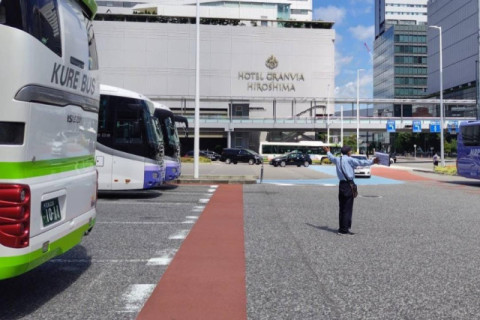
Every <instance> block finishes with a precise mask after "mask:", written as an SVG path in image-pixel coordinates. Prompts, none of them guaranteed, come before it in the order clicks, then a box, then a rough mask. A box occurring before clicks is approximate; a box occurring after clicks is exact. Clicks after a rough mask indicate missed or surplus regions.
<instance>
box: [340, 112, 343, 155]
mask: <svg viewBox="0 0 480 320" xmlns="http://www.w3.org/2000/svg"><path fill="white" fill-rule="evenodd" d="M340 146H341V147H343V104H342V105H341V106H340Z"/></svg>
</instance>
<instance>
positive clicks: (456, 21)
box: [427, 0, 479, 117]
mask: <svg viewBox="0 0 480 320" xmlns="http://www.w3.org/2000/svg"><path fill="white" fill-rule="evenodd" d="M428 20H429V25H435V26H439V27H441V28H442V42H443V45H442V47H443V50H442V55H443V89H444V90H443V91H444V93H443V97H444V98H445V99H476V97H477V93H476V89H477V88H476V82H477V76H478V75H477V72H478V71H477V70H478V65H477V63H478V59H479V58H478V46H479V43H478V1H477V0H455V1H449V0H435V1H432V0H431V1H429V2H428ZM439 48H440V47H439V30H438V29H432V28H430V29H429V30H428V82H427V83H428V87H427V94H428V95H429V97H437V98H438V97H439V95H440V93H439V92H440V61H439V56H440V51H439ZM445 115H446V116H465V117H475V116H476V108H475V107H466V106H451V107H448V108H446V110H445Z"/></svg>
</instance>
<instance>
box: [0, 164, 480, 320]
mask: <svg viewBox="0 0 480 320" xmlns="http://www.w3.org/2000/svg"><path fill="white" fill-rule="evenodd" d="M425 165H426V166H428V165H429V164H428V163H425ZM420 167H421V166H420V162H418V163H414V164H412V165H411V166H409V165H408V164H405V163H397V164H395V165H393V166H392V167H391V168H379V169H378V170H376V171H375V170H374V171H373V172H374V176H373V177H372V178H370V179H357V181H358V184H359V194H360V195H359V197H358V198H357V199H355V204H354V213H353V228H352V231H354V232H356V234H355V235H353V236H339V235H337V234H336V230H337V228H338V198H337V195H338V186H337V185H336V183H335V180H336V178H335V177H334V176H332V170H331V169H332V168H333V167H331V166H311V167H309V168H304V167H300V168H297V167H286V168H280V167H278V168H274V167H273V166H269V165H264V166H263V180H262V183H260V181H257V183H256V184H244V185H243V186H242V190H243V192H242V197H243V201H242V203H243V209H242V212H243V221H244V228H243V230H244V235H243V236H244V238H242V239H241V240H242V243H244V257H245V266H246V267H245V284H246V285H245V287H242V288H237V289H238V290H241V291H242V290H243V291H244V293H245V295H246V304H245V310H246V314H247V319H249V320H257V319H275V320H277V319H280V320H283V319H285V320H287V319H288V320H291V319H299V320H305V319H306V320H309V319H312V320H318V319H335V320H337V319H428V320H429V319H478V318H479V316H478V315H480V304H479V303H478V294H479V291H480V276H479V275H480V274H479V271H478V266H479V265H480V248H479V246H478V243H479V241H480V232H479V228H478V226H479V225H480V215H479V214H478V208H479V207H480V181H477V180H468V179H464V178H460V177H452V176H443V175H438V174H434V173H432V172H417V171H414V169H416V168H417V169H418V168H420ZM199 169H200V170H199V171H200V175H212V176H213V175H239V176H243V175H253V176H257V177H260V175H261V174H262V166H261V165H259V166H257V165H253V166H250V165H248V164H237V165H226V164H224V163H219V162H216V163H212V164H202V165H200V168H199ZM183 172H184V174H191V173H193V164H184V165H183ZM375 172H377V173H378V175H376V176H375ZM412 177H413V178H412ZM285 181H288V182H289V183H284V182H285ZM327 182H328V183H327ZM216 190H217V186H215V185H209V184H206V185H205V184H194V185H187V184H180V185H170V186H164V187H162V188H160V189H157V190H153V191H141V192H130V193H112V194H103V195H102V197H101V198H100V200H99V202H98V206H97V211H98V212H97V214H98V216H97V225H96V226H95V228H94V229H93V232H92V233H91V234H90V235H89V236H88V237H86V238H85V239H84V240H83V241H82V243H81V244H80V245H79V246H77V247H75V248H74V249H72V250H71V251H70V252H67V253H66V254H64V255H62V256H60V257H58V258H56V259H53V260H52V261H50V262H47V263H45V264H44V265H42V266H40V267H39V268H37V269H34V270H32V271H31V272H29V273H27V274H25V275H22V276H19V277H16V278H14V279H9V280H4V281H1V282H0V319H66V318H68V319H82V320H83V319H102V320H103V319H135V318H136V317H137V315H138V314H139V312H140V310H141V309H142V307H143V306H144V304H145V302H146V301H147V300H148V299H149V297H150V294H151V293H152V292H153V291H154V290H155V287H156V286H157V283H159V281H161V280H162V276H163V275H164V273H166V272H167V270H168V268H169V266H170V264H171V265H174V264H173V262H172V261H174V260H175V258H176V254H177V252H178V251H179V250H182V244H183V243H184V240H185V238H187V240H188V235H189V233H190V230H191V229H192V228H194V227H196V226H197V221H199V222H200V221H204V216H203V214H204V212H206V211H209V210H210V211H214V212H213V213H215V215H228V214H229V208H228V206H229V204H228V203H227V204H224V205H223V206H222V207H220V208H219V209H213V207H211V204H210V203H209V201H210V198H211V197H212V199H214V198H215V194H216V192H217V191H216ZM212 195H213V196H212ZM202 219H203V220H202ZM210 223H213V224H214V221H210ZM185 241H186V240H185ZM190 243H191V242H190ZM194 243H195V242H194ZM192 252H194V253H195V252H197V253H198V255H202V251H201V250H195V248H193V250H192ZM215 254H216V253H215V252H209V257H211V258H212V259H216V258H218V256H216V255H215ZM190 276H191V279H193V280H192V281H201V280H203V278H202V277H199V276H197V277H196V276H195V274H193V275H190ZM192 285H195V283H194V282H193V283H192ZM223 285H229V283H228V280H227V283H224V284H223ZM212 291H215V290H212ZM216 292H217V293H216V294H217V295H216V296H217V297H218V295H219V294H221V290H220V291H219V290H217V291H216ZM204 298H207V296H205V297H204ZM211 299H215V295H214V296H211ZM188 307H189V306H188V305H179V306H178V308H188ZM196 319H208V320H211V319H219V317H218V315H216V314H214V313H210V314H198V317H196ZM230 319H236V318H235V317H234V315H233V314H232V317H231V318H230ZM230 319H229V320H230ZM187 320H189V319H187Z"/></svg>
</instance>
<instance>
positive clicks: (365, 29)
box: [348, 25, 375, 41]
mask: <svg viewBox="0 0 480 320" xmlns="http://www.w3.org/2000/svg"><path fill="white" fill-rule="evenodd" d="M348 31H350V32H351V33H352V34H353V36H354V37H355V38H356V39H358V40H361V41H367V40H371V39H373V37H374V34H375V26H373V25H371V26H362V25H358V26H356V27H350V28H348Z"/></svg>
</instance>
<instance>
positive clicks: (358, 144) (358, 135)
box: [357, 69, 365, 154]
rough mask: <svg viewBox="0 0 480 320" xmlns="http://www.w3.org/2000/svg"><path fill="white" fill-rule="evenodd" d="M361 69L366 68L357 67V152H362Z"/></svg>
mask: <svg viewBox="0 0 480 320" xmlns="http://www.w3.org/2000/svg"><path fill="white" fill-rule="evenodd" d="M360 71H365V69H357V154H359V153H360Z"/></svg>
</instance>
